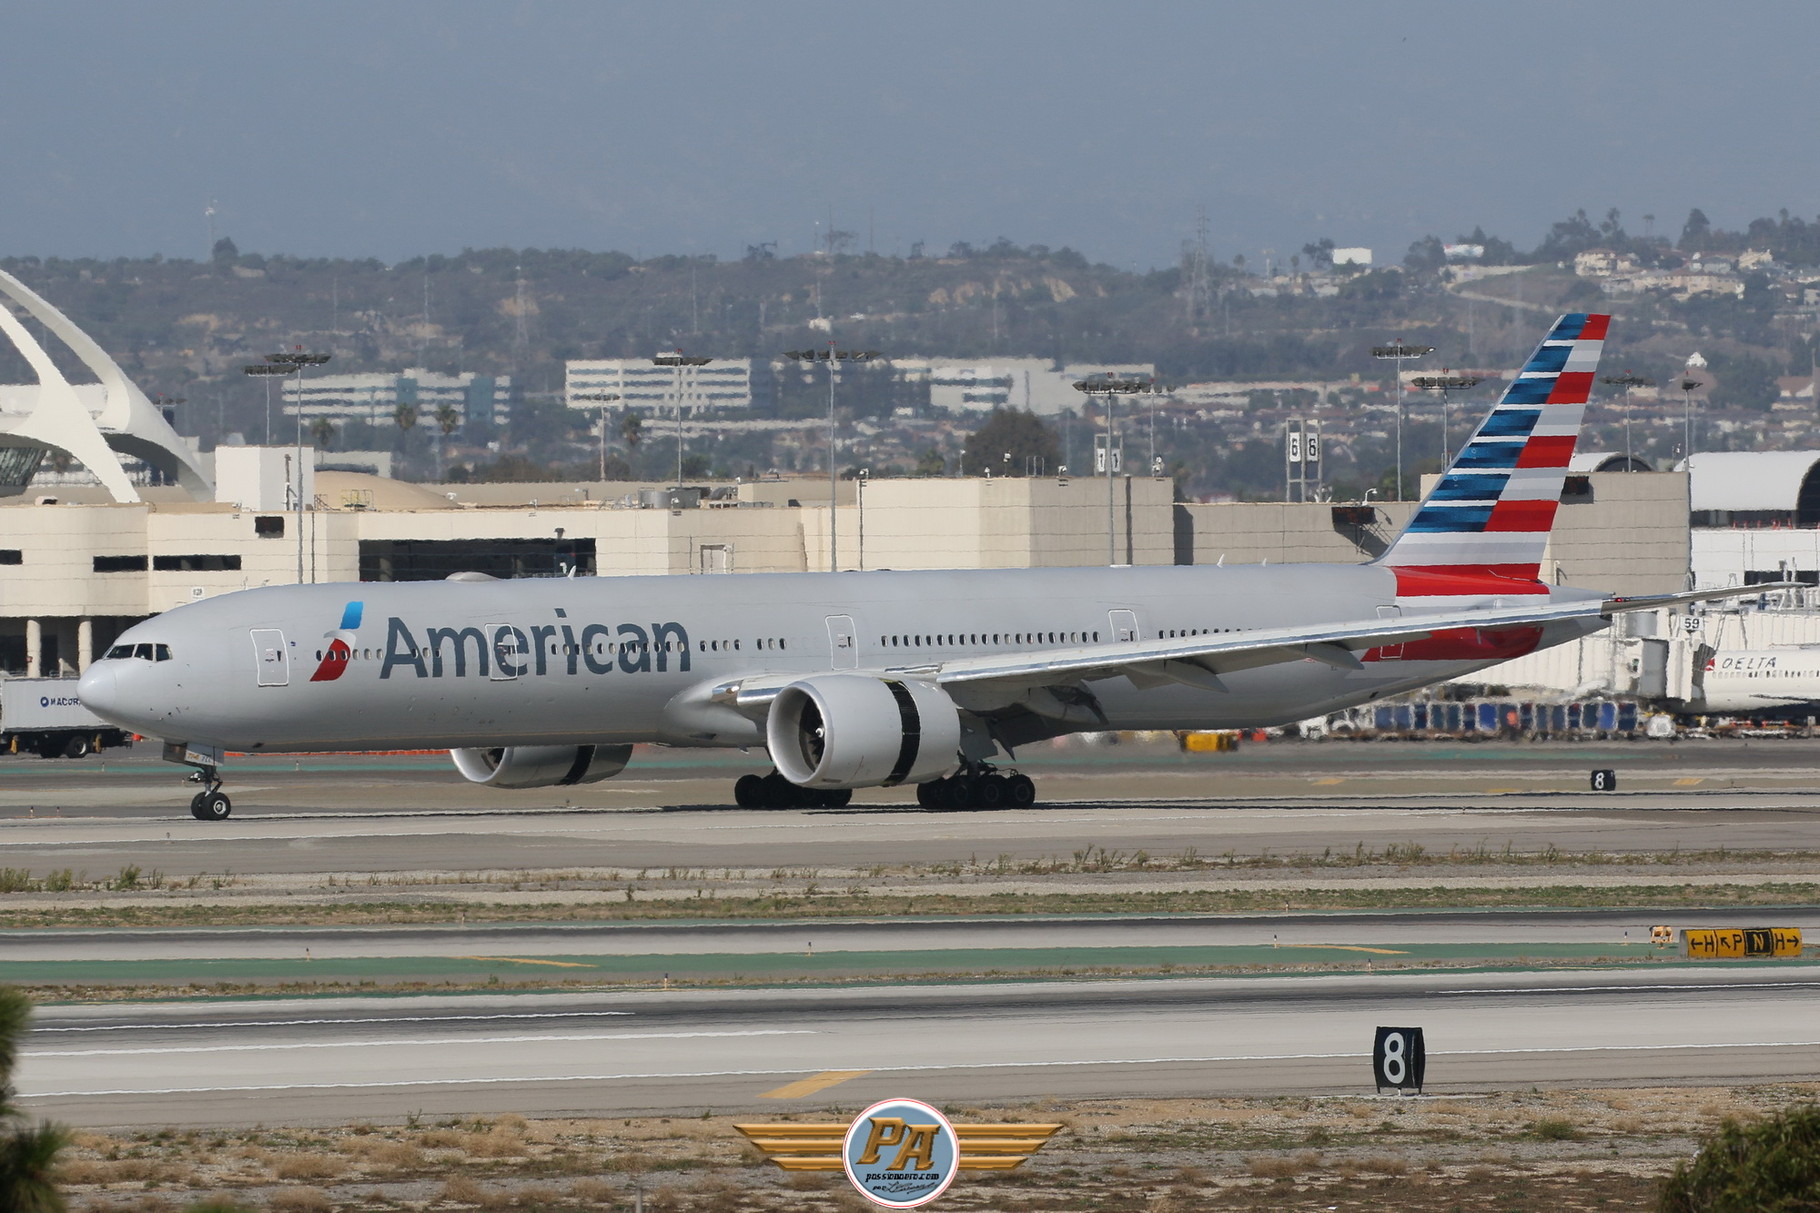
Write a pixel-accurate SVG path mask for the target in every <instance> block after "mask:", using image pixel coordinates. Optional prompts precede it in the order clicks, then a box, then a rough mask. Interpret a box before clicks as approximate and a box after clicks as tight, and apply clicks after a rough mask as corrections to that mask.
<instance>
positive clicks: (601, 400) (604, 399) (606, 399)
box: [569, 392, 680, 487]
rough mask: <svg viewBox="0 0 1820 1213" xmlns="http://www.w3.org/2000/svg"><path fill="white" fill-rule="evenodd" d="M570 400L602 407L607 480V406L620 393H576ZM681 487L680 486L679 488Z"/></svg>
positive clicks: (603, 469) (602, 476)
mask: <svg viewBox="0 0 1820 1213" xmlns="http://www.w3.org/2000/svg"><path fill="white" fill-rule="evenodd" d="M569 399H570V400H586V401H589V402H590V403H594V404H598V405H600V479H601V482H602V483H605V482H606V479H607V406H608V405H609V404H611V403H613V402H614V401H615V400H618V399H619V393H618V392H576V393H575V394H574V395H572V396H570V397H569ZM679 487H680V486H679Z"/></svg>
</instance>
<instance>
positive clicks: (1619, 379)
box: [1599, 371, 1656, 472]
mask: <svg viewBox="0 0 1820 1213" xmlns="http://www.w3.org/2000/svg"><path fill="white" fill-rule="evenodd" d="M1599 382H1601V383H1604V384H1609V385H1610V386H1612V387H1621V388H1623V389H1624V470H1625V471H1627V472H1634V471H1636V470H1637V469H1636V465H1635V463H1634V462H1633V461H1632V459H1631V455H1630V408H1631V405H1630V389H1632V388H1634V387H1655V386H1656V381H1655V380H1654V379H1650V378H1647V377H1645V376H1643V375H1635V374H1632V373H1631V372H1630V371H1625V372H1624V373H1623V374H1622V375H1602V376H1600V377H1599Z"/></svg>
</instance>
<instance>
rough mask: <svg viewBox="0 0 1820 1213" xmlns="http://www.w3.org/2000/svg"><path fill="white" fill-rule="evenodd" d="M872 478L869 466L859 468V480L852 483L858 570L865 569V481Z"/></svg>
mask: <svg viewBox="0 0 1820 1213" xmlns="http://www.w3.org/2000/svg"><path fill="white" fill-rule="evenodd" d="M871 479H872V469H871V468H861V469H860V470H859V482H858V483H857V484H856V485H854V489H853V492H854V496H855V497H856V498H857V500H858V501H859V571H860V572H862V573H863V572H865V571H866V482H867V481H869V480H871Z"/></svg>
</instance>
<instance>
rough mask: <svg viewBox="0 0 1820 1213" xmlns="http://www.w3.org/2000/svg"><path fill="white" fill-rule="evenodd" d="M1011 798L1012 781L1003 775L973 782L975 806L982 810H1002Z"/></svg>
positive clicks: (986, 777) (987, 776)
mask: <svg viewBox="0 0 1820 1213" xmlns="http://www.w3.org/2000/svg"><path fill="white" fill-rule="evenodd" d="M1010 798H1011V781H1010V780H1009V779H1006V778H1005V777H1004V776H1003V775H985V776H982V777H980V778H979V779H976V780H974V782H973V805H974V807H975V808H980V809H1002V808H1004V807H1005V803H1006V802H1007V801H1008V800H1009V799H1010Z"/></svg>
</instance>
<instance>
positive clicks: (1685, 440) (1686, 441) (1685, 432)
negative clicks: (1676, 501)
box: [1681, 375, 1701, 471]
mask: <svg viewBox="0 0 1820 1213" xmlns="http://www.w3.org/2000/svg"><path fill="white" fill-rule="evenodd" d="M1699 386H1701V381H1700V380H1698V379H1695V378H1694V377H1693V376H1691V375H1688V376H1684V377H1683V378H1682V380H1681V403H1682V407H1683V408H1684V409H1685V412H1686V415H1685V418H1684V419H1683V420H1682V422H1681V428H1682V436H1681V457H1682V458H1684V459H1686V460H1687V461H1688V469H1689V470H1690V471H1691V470H1692V468H1693V458H1694V389H1695V388H1697V387H1699Z"/></svg>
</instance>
